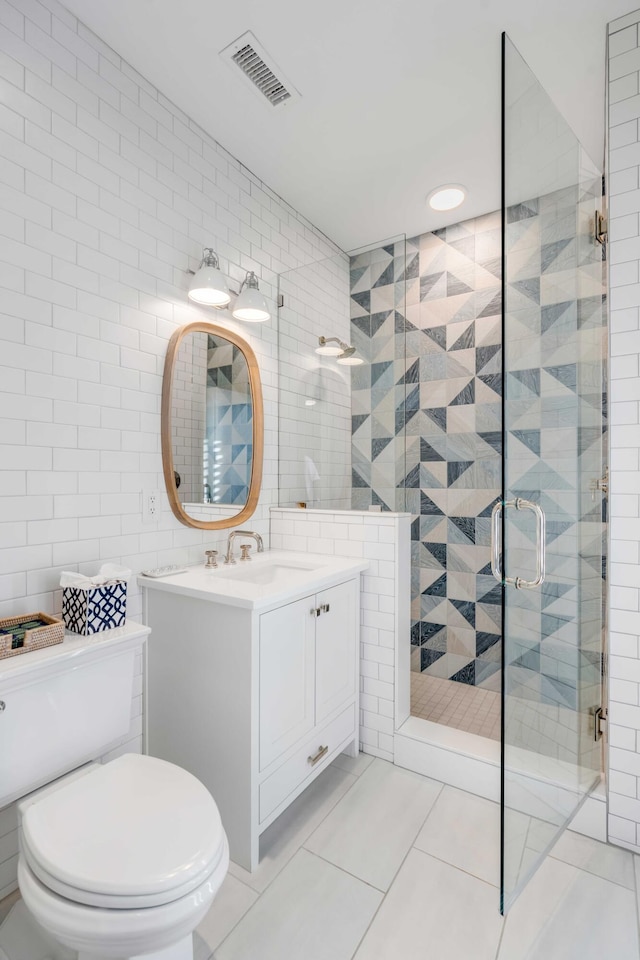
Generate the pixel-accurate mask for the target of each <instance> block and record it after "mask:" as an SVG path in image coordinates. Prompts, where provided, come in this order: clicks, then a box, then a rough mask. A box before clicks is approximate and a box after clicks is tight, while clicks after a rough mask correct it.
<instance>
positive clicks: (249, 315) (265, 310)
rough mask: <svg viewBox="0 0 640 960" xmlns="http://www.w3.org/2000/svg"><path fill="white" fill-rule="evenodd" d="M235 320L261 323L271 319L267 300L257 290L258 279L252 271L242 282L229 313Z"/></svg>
mask: <svg viewBox="0 0 640 960" xmlns="http://www.w3.org/2000/svg"><path fill="white" fill-rule="evenodd" d="M231 315H232V316H233V317H235V319H236V320H244V321H246V322H247V323H263V322H264V321H265V320H270V319H271V314H270V313H269V307H268V306H267V298H266V297H265V296H264V294H262V293H260V290H259V289H258V278H257V277H256V275H255V273H254V272H253V270H249V272H248V273H247V275H246V277H245V278H244V280H243V281H242V286H241V287H240V293H239V294H238V299H237V300H236V302H235V306H234V308H233V310H232V312H231Z"/></svg>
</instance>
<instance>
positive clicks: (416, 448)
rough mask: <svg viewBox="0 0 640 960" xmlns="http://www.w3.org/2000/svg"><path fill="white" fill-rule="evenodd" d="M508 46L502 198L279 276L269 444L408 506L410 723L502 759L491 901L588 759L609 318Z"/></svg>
mask: <svg viewBox="0 0 640 960" xmlns="http://www.w3.org/2000/svg"><path fill="white" fill-rule="evenodd" d="M502 54H503V88H502V116H503V143H502V204H501V208H500V209H497V210H494V211H489V212H487V213H486V215H484V216H481V217H478V218H475V219H473V220H465V221H462V222H459V223H454V224H447V225H444V226H443V227H442V229H439V230H435V231H432V232H429V233H425V234H423V235H422V236H419V237H411V238H407V237H394V238H391V239H389V240H386V241H384V242H382V243H376V244H373V245H371V246H370V247H368V248H366V249H363V250H359V251H354V252H353V253H352V254H351V255H350V257H349V259H348V261H346V260H345V258H341V257H340V256H337V257H336V258H334V259H333V260H330V261H325V262H323V263H321V264H313V265H311V266H309V267H305V268H302V269H299V270H292V271H289V272H288V273H287V274H283V275H282V276H281V278H280V292H281V294H283V296H284V304H285V305H284V307H283V308H282V310H281V327H280V344H279V348H280V370H281V379H282V375H283V374H284V379H282V383H281V401H282V402H283V404H284V406H283V410H284V413H283V416H282V417H281V421H280V443H279V448H280V451H281V453H280V456H281V477H280V486H281V501H280V502H281V504H282V505H287V506H289V505H295V504H296V503H304V502H307V503H309V501H310V505H313V506H315V507H317V508H327V509H333V510H335V509H352V510H368V509H369V508H373V509H381V510H383V511H386V510H391V511H400V512H407V513H409V514H410V515H411V627H410V635H408V636H407V637H406V644H407V645H408V646H410V658H409V659H410V669H411V724H412V727H411V730H412V734H411V735H412V737H413V738H414V739H423V740H424V742H425V743H426V744H429V743H432V744H438V745H439V747H443V745H444V748H446V749H448V750H449V749H450V750H452V751H453V752H455V753H456V754H457V755H463V754H464V755H465V756H466V755H468V756H469V757H472V756H477V757H478V758H480V760H482V761H483V762H485V761H487V762H491V763H493V764H494V766H495V769H496V770H497V769H499V771H500V781H501V789H500V793H501V799H502V805H501V810H502V877H501V888H502V889H501V906H502V909H503V910H506V909H507V908H508V906H509V904H510V903H511V902H512V900H513V899H514V898H515V896H517V894H518V892H519V891H520V890H521V889H522V887H523V885H524V884H525V883H526V881H527V879H528V878H529V877H530V876H531V874H532V873H533V872H534V871H535V869H536V867H537V865H538V864H539V862H540V861H541V859H542V858H543V857H544V855H545V853H546V852H547V851H548V849H549V848H550V847H551V846H552V845H553V843H554V842H555V840H556V838H557V836H558V834H559V833H560V832H561V831H562V830H563V829H564V827H565V826H566V825H567V823H568V822H569V821H570V820H571V819H572V817H573V816H574V815H575V813H576V811H577V810H578V809H579V808H580V806H581V804H582V803H583V802H584V801H585V800H586V799H587V797H588V796H589V794H590V792H591V791H592V789H593V787H594V786H596V785H597V784H598V782H599V781H600V779H601V773H602V770H603V742H602V740H601V739H600V716H601V709H602V708H603V707H604V704H605V703H606V700H605V697H604V694H603V683H604V677H603V663H604V621H605V617H604V593H605V591H604V578H605V559H606V558H605V550H604V543H605V521H606V483H607V477H606V467H605V464H606V388H605V384H606V377H605V365H606V341H607V326H606V319H605V314H606V311H605V296H604V291H605V285H604V279H605V277H604V271H605V267H606V264H605V262H604V254H603V246H602V244H601V242H600V239H601V238H598V236H597V234H598V230H597V229H596V228H595V227H596V225H597V215H598V213H599V212H601V211H602V204H603V177H602V171H601V170H600V169H598V167H597V166H596V165H595V164H593V163H592V162H591V160H590V159H589V158H588V157H587V155H586V154H585V152H584V150H583V149H582V147H581V145H580V143H579V142H578V140H577V139H576V137H575V135H574V134H573V132H572V131H571V129H570V127H569V126H568V124H567V123H566V122H565V121H564V119H563V118H562V116H561V115H560V113H559V112H558V110H557V109H556V107H555V106H554V104H553V103H552V101H551V100H550V99H549V97H548V96H547V94H546V93H545V91H544V89H543V88H542V86H541V85H540V84H539V82H538V81H537V79H536V77H535V76H534V74H533V73H532V72H531V70H530V69H529V67H528V66H527V64H526V63H525V62H524V60H523V59H522V58H521V57H520V55H519V53H518V52H517V50H516V49H515V47H514V46H513V45H512V44H511V42H510V41H509V39H508V38H507V37H506V36H505V37H503V51H502ZM345 286H346V287H347V288H348V289H344V287H345ZM347 303H348V304H349V308H348V313H347V311H346V310H345V305H346V304H347ZM319 336H325V337H329V336H336V337H338V338H339V339H340V340H342V341H344V342H346V343H348V344H349V345H350V346H353V347H354V348H355V356H357V357H358V358H360V359H362V360H364V361H365V362H364V363H362V364H361V365H359V366H353V367H351V368H348V367H345V368H343V369H338V368H337V366H336V364H335V363H332V362H329V361H328V360H327V358H325V357H322V356H319V355H317V354H316V346H317V340H318V337H319ZM347 421H348V431H349V449H348V451H347V450H345V449H344V446H341V438H343V437H344V429H345V423H346V422H347ZM283 451H284V455H283ZM309 461H310V462H309ZM405 719H406V718H404V717H396V725H397V727H398V728H400V733H402V726H401V725H402V722H403V720H405ZM452 728H453V729H454V730H455V734H454V733H453V730H452ZM445 730H446V731H447V733H446V736H445V735H444V733H443V731H445ZM396 739H397V738H396ZM405 762H406V761H405ZM477 769H479V768H477ZM420 772H426V770H421V771H420ZM434 775H435V774H434ZM483 789H484V788H483V787H481V786H479V787H478V791H479V792H483ZM484 792H485V795H490V791H488V790H484ZM496 792H497V791H496Z"/></svg>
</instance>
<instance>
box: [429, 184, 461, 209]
mask: <svg viewBox="0 0 640 960" xmlns="http://www.w3.org/2000/svg"><path fill="white" fill-rule="evenodd" d="M466 195H467V194H466V191H465V189H464V187H461V186H460V184H459V183H447V184H445V185H444V186H442V187H436V189H435V190H432V191H431V193H430V194H429V196H428V197H427V202H428V204H429V206H430V207H431V209H432V210H455V208H456V207H459V206H460V204H461V203H462V202H463V201H464V199H465V197H466Z"/></svg>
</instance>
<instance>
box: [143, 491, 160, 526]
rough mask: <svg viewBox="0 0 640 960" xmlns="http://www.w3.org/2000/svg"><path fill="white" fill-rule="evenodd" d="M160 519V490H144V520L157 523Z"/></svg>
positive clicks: (144, 521)
mask: <svg viewBox="0 0 640 960" xmlns="http://www.w3.org/2000/svg"><path fill="white" fill-rule="evenodd" d="M159 519H160V491H159V490H143V491H142V522H143V523H157V522H158V520H159Z"/></svg>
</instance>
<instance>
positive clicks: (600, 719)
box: [593, 707, 607, 740]
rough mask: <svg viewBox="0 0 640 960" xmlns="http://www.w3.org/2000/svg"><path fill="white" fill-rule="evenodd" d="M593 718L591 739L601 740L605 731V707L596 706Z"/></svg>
mask: <svg viewBox="0 0 640 960" xmlns="http://www.w3.org/2000/svg"><path fill="white" fill-rule="evenodd" d="M593 718H594V720H595V724H594V737H593V739H594V740H601V739H602V737H603V736H604V734H605V733H606V732H607V708H606V707H597V709H596V710H595V712H594V715H593Z"/></svg>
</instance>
